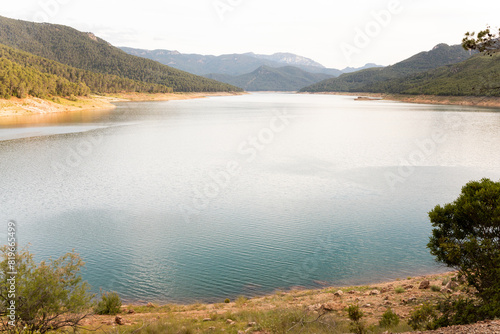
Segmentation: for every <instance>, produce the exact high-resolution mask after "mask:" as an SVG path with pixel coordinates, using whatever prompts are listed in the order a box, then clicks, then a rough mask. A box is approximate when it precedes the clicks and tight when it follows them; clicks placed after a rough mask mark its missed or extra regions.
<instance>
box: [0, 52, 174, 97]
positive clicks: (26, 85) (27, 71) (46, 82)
mask: <svg viewBox="0 0 500 334" xmlns="http://www.w3.org/2000/svg"><path fill="white" fill-rule="evenodd" d="M0 57H1V58H0V60H1V68H0V78H1V79H0V97H4V98H8V97H10V96H15V97H19V98H24V97H25V96H26V94H29V95H31V96H35V97H40V98H45V97H47V96H49V95H54V96H70V95H76V96H83V95H88V94H89V93H94V94H101V93H118V92H122V91H128V92H141V93H142V92H147V93H168V92H171V91H172V89H171V88H169V87H167V86H164V85H158V84H150V83H144V82H139V81H134V80H131V79H126V78H122V77H119V76H116V75H110V74H101V73H94V72H90V71H85V70H80V69H77V68H74V67H71V66H67V65H63V64H61V63H58V62H55V61H53V60H49V59H46V58H42V57H38V56H35V55H33V54H30V53H27V52H24V51H20V50H16V49H13V48H10V47H7V46H5V45H2V44H0Z"/></svg>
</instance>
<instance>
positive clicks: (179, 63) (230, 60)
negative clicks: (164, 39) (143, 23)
mask: <svg viewBox="0 0 500 334" xmlns="http://www.w3.org/2000/svg"><path fill="white" fill-rule="evenodd" d="M120 49H122V50H123V51H125V52H127V53H128V54H131V55H134V56H139V57H144V58H148V59H152V60H156V61H158V62H160V63H162V64H165V65H168V66H172V67H175V68H177V69H180V70H183V71H187V72H190V73H193V74H196V75H204V76H206V75H208V74H225V75H231V76H237V75H242V74H248V73H250V72H253V71H255V70H256V69H258V68H259V67H261V66H268V67H283V66H294V67H297V68H300V69H301V70H304V71H307V72H311V73H323V74H328V75H330V76H339V75H341V74H342V73H343V72H342V71H340V70H338V69H334V68H326V67H324V66H323V65H321V64H320V63H318V62H316V61H314V60H312V59H309V58H306V57H302V56H299V55H296V54H293V53H275V54H272V55H261V54H255V53H253V52H247V53H242V54H237V53H234V54H225V55H221V56H212V55H201V54H184V53H180V52H178V51H170V50H145V49H134V48H129V47H120ZM372 66H379V65H375V64H367V65H365V66H363V68H367V67H372ZM352 70H353V71H355V70H357V69H352Z"/></svg>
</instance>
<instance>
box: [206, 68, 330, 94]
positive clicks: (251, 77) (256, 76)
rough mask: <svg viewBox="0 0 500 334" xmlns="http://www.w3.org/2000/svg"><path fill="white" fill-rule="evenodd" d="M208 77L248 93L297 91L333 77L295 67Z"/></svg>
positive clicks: (259, 69)
mask: <svg viewBox="0 0 500 334" xmlns="http://www.w3.org/2000/svg"><path fill="white" fill-rule="evenodd" d="M208 77H209V78H211V79H215V80H219V81H222V82H226V83H229V84H231V85H235V86H238V87H242V88H244V89H245V90H246V91H297V90H299V89H300V88H302V87H304V86H307V85H310V84H312V83H315V82H318V81H321V80H324V79H326V78H329V77H331V76H329V75H327V74H321V73H309V72H306V71H303V70H301V69H299V68H296V67H293V66H284V67H280V68H273V67H269V66H261V67H259V68H258V69H256V70H255V71H253V72H251V73H248V74H242V75H239V76H230V75H224V74H210V75H208Z"/></svg>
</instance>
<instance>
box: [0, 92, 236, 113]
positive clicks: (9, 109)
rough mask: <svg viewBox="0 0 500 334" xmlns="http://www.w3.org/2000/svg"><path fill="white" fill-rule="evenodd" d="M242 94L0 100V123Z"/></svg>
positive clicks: (122, 94)
mask: <svg viewBox="0 0 500 334" xmlns="http://www.w3.org/2000/svg"><path fill="white" fill-rule="evenodd" d="M242 94H243V93H225V92H218V93H162V94H147V93H120V94H106V95H91V96H90V97H78V98H75V99H65V98H62V97H59V98H57V97H56V98H54V100H46V99H40V98H37V97H27V98H24V99H19V98H14V97H13V98H11V99H8V100H7V99H0V120H1V118H2V117H8V116H25V115H36V114H48V113H58V112H72V111H95V110H112V109H114V108H116V106H115V105H114V104H113V103H114V102H146V101H175V100H191V99H200V98H206V97H212V96H232V95H242Z"/></svg>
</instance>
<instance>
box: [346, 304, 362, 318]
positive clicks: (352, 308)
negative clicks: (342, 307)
mask: <svg viewBox="0 0 500 334" xmlns="http://www.w3.org/2000/svg"><path fill="white" fill-rule="evenodd" d="M347 316H348V317H349V319H351V321H355V322H357V321H360V320H361V318H362V317H363V311H361V310H360V309H359V306H358V305H349V307H347Z"/></svg>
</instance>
